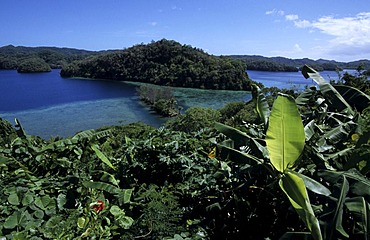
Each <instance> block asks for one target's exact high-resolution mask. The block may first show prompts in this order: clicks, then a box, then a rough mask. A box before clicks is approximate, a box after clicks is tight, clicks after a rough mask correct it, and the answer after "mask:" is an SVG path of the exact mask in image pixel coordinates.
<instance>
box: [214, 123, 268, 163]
mask: <svg viewBox="0 0 370 240" xmlns="http://www.w3.org/2000/svg"><path fill="white" fill-rule="evenodd" d="M215 129H216V130H218V131H219V132H221V133H223V134H225V135H226V136H227V137H229V138H230V139H232V141H233V143H232V144H227V145H226V144H224V143H225V141H224V142H222V143H221V145H222V146H228V147H236V148H238V147H241V146H248V147H250V148H251V149H252V151H253V153H254V154H255V155H256V157H257V158H263V157H267V156H268V152H267V149H266V147H265V146H263V145H262V144H261V143H259V141H263V140H260V139H257V138H253V137H251V136H249V135H248V134H247V133H245V132H242V131H240V130H238V129H236V128H233V127H230V126H227V125H225V124H222V123H218V122H216V123H215Z"/></svg>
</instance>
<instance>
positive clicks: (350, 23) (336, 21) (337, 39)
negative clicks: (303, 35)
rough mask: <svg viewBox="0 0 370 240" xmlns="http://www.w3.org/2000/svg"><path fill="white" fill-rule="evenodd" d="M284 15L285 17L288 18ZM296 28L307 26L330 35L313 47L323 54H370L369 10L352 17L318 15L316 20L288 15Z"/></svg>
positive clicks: (339, 55)
mask: <svg viewBox="0 0 370 240" xmlns="http://www.w3.org/2000/svg"><path fill="white" fill-rule="evenodd" d="M287 16H290V15H286V16H285V17H286V19H287V20H288V18H287ZM289 18H290V19H292V21H293V22H294V25H295V26H296V27H297V28H307V29H309V30H310V32H313V31H315V30H318V31H320V32H321V33H323V34H325V35H328V36H331V39H330V40H329V41H328V42H326V43H323V44H322V45H323V46H316V47H315V48H314V49H315V50H317V51H319V50H320V51H321V53H323V54H328V55H335V56H337V57H341V56H350V55H352V56H358V58H360V57H361V58H365V57H366V56H367V57H366V58H368V56H370V12H363V13H359V14H357V15H356V16H352V17H343V18H335V17H333V16H324V17H320V18H318V19H317V20H313V21H308V20H301V19H299V18H298V17H297V18H296V19H293V18H294V17H289Z"/></svg>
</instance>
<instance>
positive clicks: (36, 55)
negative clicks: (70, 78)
mask: <svg viewBox="0 0 370 240" xmlns="http://www.w3.org/2000/svg"><path fill="white" fill-rule="evenodd" d="M140 45H144V44H140ZM116 51H118V52H120V51H122V50H118V49H116V50H114V49H113V50H107V51H88V50H82V49H74V48H59V47H24V46H17V47H16V46H13V45H8V46H4V47H0V69H18V68H19V66H20V65H21V64H22V63H23V62H24V61H29V60H31V61H33V62H37V61H44V62H46V63H47V64H48V65H49V66H50V68H51V69H55V68H62V67H64V66H66V65H68V64H70V63H71V62H73V61H76V60H83V59H86V58H89V57H94V56H99V55H106V54H107V53H112V52H116ZM216 57H219V58H225V57H229V58H232V59H236V60H241V61H243V62H244V63H245V64H247V70H258V71H274V72H277V71H279V72H281V71H287V72H292V71H293V72H296V71H299V70H300V69H301V68H302V67H303V66H304V65H305V64H308V65H310V66H312V67H314V68H315V69H316V70H317V71H323V70H331V71H336V70H341V69H356V68H357V67H358V66H360V65H361V66H362V67H363V69H364V70H368V72H369V69H370V61H369V60H358V61H352V62H338V61H334V60H325V59H318V60H313V59H309V58H302V59H290V58H285V57H264V56H259V55H226V56H216Z"/></svg>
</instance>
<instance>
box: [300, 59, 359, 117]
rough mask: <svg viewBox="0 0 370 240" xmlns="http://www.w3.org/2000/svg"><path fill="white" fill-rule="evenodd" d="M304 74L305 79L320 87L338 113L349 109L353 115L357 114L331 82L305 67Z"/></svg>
mask: <svg viewBox="0 0 370 240" xmlns="http://www.w3.org/2000/svg"><path fill="white" fill-rule="evenodd" d="M302 74H303V76H304V77H305V78H312V79H313V80H314V81H315V82H316V83H317V84H318V85H319V87H320V90H321V92H322V93H323V94H324V96H325V98H326V99H327V100H329V102H331V103H332V106H333V107H334V108H336V109H337V110H338V111H342V110H344V109H346V108H347V109H348V111H349V113H350V114H351V115H354V114H355V112H354V111H353V109H352V107H351V106H350V105H349V104H348V102H347V101H346V100H345V99H344V98H343V96H342V95H341V94H340V93H339V92H338V91H337V90H336V89H335V88H334V87H333V86H332V85H331V84H330V83H329V82H327V81H326V80H325V79H324V78H323V77H321V76H320V74H319V73H318V72H317V71H316V70H314V69H313V68H311V67H309V66H307V65H304V66H303V68H302Z"/></svg>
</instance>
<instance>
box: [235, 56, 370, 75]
mask: <svg viewBox="0 0 370 240" xmlns="http://www.w3.org/2000/svg"><path fill="white" fill-rule="evenodd" d="M229 57H232V58H234V59H238V60H241V61H243V62H245V63H246V64H247V66H248V68H247V70H258V71H271V72H298V71H300V70H301V69H302V67H303V66H304V65H305V64H308V65H310V66H311V67H313V68H314V69H316V71H319V72H320V71H324V70H326V71H338V70H339V71H340V70H343V69H357V68H358V67H359V66H361V67H362V68H363V69H364V70H369V69H370V61H369V60H358V61H352V62H347V63H346V62H337V61H334V60H325V59H318V60H312V59H309V58H302V59H290V58H285V57H263V56H258V55H230V56H229Z"/></svg>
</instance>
